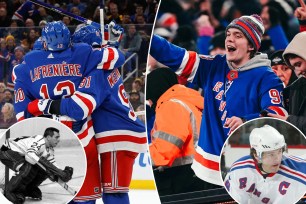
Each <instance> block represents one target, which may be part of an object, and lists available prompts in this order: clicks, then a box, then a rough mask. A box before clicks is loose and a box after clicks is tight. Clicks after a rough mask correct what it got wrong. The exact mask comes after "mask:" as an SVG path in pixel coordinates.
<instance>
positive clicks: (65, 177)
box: [60, 166, 73, 182]
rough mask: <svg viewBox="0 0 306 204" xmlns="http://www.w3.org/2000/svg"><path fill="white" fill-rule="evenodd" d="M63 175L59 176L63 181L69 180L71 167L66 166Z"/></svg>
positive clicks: (71, 171)
mask: <svg viewBox="0 0 306 204" xmlns="http://www.w3.org/2000/svg"><path fill="white" fill-rule="evenodd" d="M63 175H64V176H62V177H60V178H61V179H62V180H63V181H64V182H67V181H69V180H70V179H71V178H72V175H73V168H72V167H70V166H66V167H65V169H64V170H63Z"/></svg>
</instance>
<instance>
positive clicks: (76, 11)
mask: <svg viewBox="0 0 306 204" xmlns="http://www.w3.org/2000/svg"><path fill="white" fill-rule="evenodd" d="M69 11H70V12H71V13H73V14H74V15H76V16H80V15H81V11H80V9H79V8H78V7H75V6H74V7H72V8H71V9H70V10H69ZM78 24H80V22H79V21H77V20H75V19H71V22H70V25H78Z"/></svg>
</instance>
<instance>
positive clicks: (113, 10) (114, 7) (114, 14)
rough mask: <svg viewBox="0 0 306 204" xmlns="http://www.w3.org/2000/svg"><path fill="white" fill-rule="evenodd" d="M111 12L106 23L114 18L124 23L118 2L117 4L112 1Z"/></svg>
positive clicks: (117, 21) (110, 4)
mask: <svg viewBox="0 0 306 204" xmlns="http://www.w3.org/2000/svg"><path fill="white" fill-rule="evenodd" d="M109 13H110V15H108V16H107V21H106V23H110V22H111V21H112V20H115V21H116V23H118V24H121V23H122V15H120V14H119V11H118V4H116V3H115V2H110V3H109Z"/></svg>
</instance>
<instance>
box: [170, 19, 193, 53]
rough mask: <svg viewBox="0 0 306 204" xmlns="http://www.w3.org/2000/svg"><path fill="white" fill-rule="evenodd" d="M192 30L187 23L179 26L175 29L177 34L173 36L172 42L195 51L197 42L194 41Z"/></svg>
mask: <svg viewBox="0 0 306 204" xmlns="http://www.w3.org/2000/svg"><path fill="white" fill-rule="evenodd" d="M193 33H194V30H193V29H192V27H191V26H189V25H183V26H180V27H179V28H178V29H177V34H176V36H175V37H174V39H173V41H172V43H173V44H175V45H177V46H180V47H183V48H185V49H187V50H191V51H197V50H198V49H197V44H196V42H195V40H194V39H195V36H194V34H193Z"/></svg>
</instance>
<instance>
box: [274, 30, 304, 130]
mask: <svg viewBox="0 0 306 204" xmlns="http://www.w3.org/2000/svg"><path fill="white" fill-rule="evenodd" d="M305 40H306V32H301V33H299V34H297V35H296V36H295V37H294V38H293V40H292V41H291V42H290V43H289V45H288V46H287V48H286V49H285V51H284V53H283V57H284V60H285V61H286V64H287V65H288V66H292V67H294V72H295V74H296V76H297V77H298V79H297V80H296V81H295V82H293V83H292V84H291V86H290V88H289V87H288V88H289V93H290V96H289V116H278V115H275V114H271V113H269V114H268V116H271V117H275V118H280V119H283V120H286V121H288V122H290V123H291V124H293V125H295V126H296V127H298V128H299V129H300V130H301V131H302V132H303V133H304V134H306V103H305V98H306V51H305V48H304V46H303V42H305Z"/></svg>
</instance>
